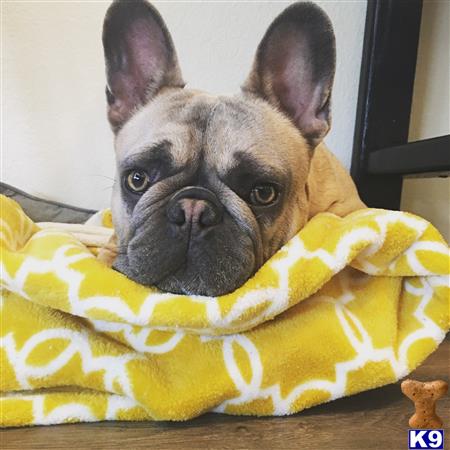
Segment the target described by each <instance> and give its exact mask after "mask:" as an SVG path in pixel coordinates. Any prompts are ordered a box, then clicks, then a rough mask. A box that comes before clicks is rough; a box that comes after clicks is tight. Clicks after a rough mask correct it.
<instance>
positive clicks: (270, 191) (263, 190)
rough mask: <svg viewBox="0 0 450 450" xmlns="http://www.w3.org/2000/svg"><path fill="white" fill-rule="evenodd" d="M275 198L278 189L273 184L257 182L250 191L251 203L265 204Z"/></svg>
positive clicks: (270, 202) (272, 201)
mask: <svg viewBox="0 0 450 450" xmlns="http://www.w3.org/2000/svg"><path fill="white" fill-rule="evenodd" d="M277 198H278V191H277V188H276V187H275V186H274V185H273V184H258V185H256V186H255V187H254V188H253V189H252V190H251V192H250V202H251V203H252V204H253V205H259V206H267V205H270V204H272V203H274V202H275V201H276V199H277Z"/></svg>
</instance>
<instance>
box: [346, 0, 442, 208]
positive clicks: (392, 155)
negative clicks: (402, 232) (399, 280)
mask: <svg viewBox="0 0 450 450" xmlns="http://www.w3.org/2000/svg"><path fill="white" fill-rule="evenodd" d="M421 16H422V0H368V3H367V15H366V25H365V33H364V44H363V56H362V63H361V75H360V82H359V93H358V104H357V115H356V125H355V134H354V140H353V155H352V167H351V174H352V177H353V179H354V180H355V183H356V185H357V187H358V191H359V193H360V196H361V198H362V200H363V201H364V202H365V203H366V204H367V205H368V206H370V207H375V208H386V209H399V208H400V199H401V191H402V181H403V176H406V175H420V176H436V175H442V174H447V173H448V172H450V150H449V149H450V136H449V135H447V136H442V137H438V138H434V139H427V140H423V141H417V142H413V143H407V142H408V131H409V121H410V115H411V103H412V96H413V88H414V76H415V70H416V60H417V48H418V43H419V32H420V22H421Z"/></svg>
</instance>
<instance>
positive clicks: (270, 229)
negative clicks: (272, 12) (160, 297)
mask: <svg viewBox="0 0 450 450" xmlns="http://www.w3.org/2000/svg"><path fill="white" fill-rule="evenodd" d="M103 43H104V48H105V58H106V67H107V78H108V88H107V98H108V108H109V109H108V117H109V120H110V122H111V125H112V127H113V130H114V131H115V133H116V140H115V147H116V161H117V175H116V182H115V185H114V191H113V201H112V210H113V217H114V225H115V229H116V233H117V236H118V243H119V254H118V257H117V259H116V261H115V265H114V267H115V268H116V269H117V270H119V271H121V272H123V273H124V274H126V275H127V276H129V277H130V278H132V279H134V280H136V281H138V282H140V283H142V284H146V285H156V286H158V287H160V288H161V289H164V290H167V291H171V292H176V293H185V294H198V295H220V294H224V293H227V292H230V291H233V290H234V289H235V288H236V287H238V286H240V285H241V284H242V283H243V282H244V281H245V280H247V279H248V278H249V277H250V276H251V275H252V274H253V273H254V272H255V271H256V270H257V269H258V268H259V267H260V266H261V265H262V264H263V263H264V261H266V260H267V259H268V258H269V257H270V256H271V255H272V254H273V253H275V252H276V251H277V250H278V249H279V248H280V247H281V246H282V245H283V244H284V243H286V242H287V241H288V240H289V239H290V238H291V237H292V236H293V235H294V234H295V233H296V232H297V231H298V230H299V229H300V228H301V227H302V226H303V225H304V224H305V222H306V220H307V218H308V199H307V187H306V180H307V176H308V170H309V163H310V159H311V156H312V152H313V151H314V147H315V146H316V145H317V144H318V143H319V142H320V141H321V140H322V138H323V136H324V135H325V134H326V132H327V131H328V129H329V123H330V114H329V100H330V93H331V85H332V81H333V75H334V61H335V50H334V36H333V32H332V28H331V25H330V22H329V20H328V18H327V17H326V16H325V14H324V13H323V12H322V11H321V10H320V9H319V8H318V7H316V6H314V5H312V4H309V3H308V4H305V3H299V4H295V5H293V6H291V7H290V8H288V9H287V10H285V11H284V12H283V13H282V14H281V15H280V16H279V17H278V18H277V19H276V20H275V21H274V22H273V23H272V25H271V27H270V28H269V30H268V31H267V33H266V35H265V36H264V38H263V40H262V42H261V44H260V46H259V47H258V51H257V56H256V59H255V62H254V66H253V70H252V71H251V73H250V75H249V76H248V78H247V81H246V82H245V84H244V86H243V91H242V93H241V94H239V95H236V96H234V97H224V96H211V95H208V94H205V93H202V92H198V91H193V90H187V89H184V82H183V80H182V77H181V72H180V69H179V67H178V63H177V58H176V55H175V50H174V48H173V44H172V40H171V38H170V35H169V33H168V31H167V29H166V27H165V25H164V23H163V21H162V19H161V17H160V16H159V14H158V13H157V11H156V10H155V9H154V8H153V7H152V6H150V5H149V4H148V3H145V2H144V1H140V0H137V1H134V2H129V1H128V2H127V1H120V0H119V1H116V2H114V3H113V5H112V6H111V7H110V9H109V11H108V13H107V16H106V19H105V25H104V31H103Z"/></svg>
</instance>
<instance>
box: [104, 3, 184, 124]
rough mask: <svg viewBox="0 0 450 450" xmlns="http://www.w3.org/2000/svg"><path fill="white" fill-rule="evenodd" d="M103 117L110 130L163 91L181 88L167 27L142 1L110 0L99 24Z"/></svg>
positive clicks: (180, 79)
mask: <svg viewBox="0 0 450 450" xmlns="http://www.w3.org/2000/svg"><path fill="white" fill-rule="evenodd" d="M103 48H104V53H105V63H106V77H107V81H108V86H107V88H106V95H107V100H108V119H109V122H110V123H111V126H112V128H113V130H114V131H115V132H117V131H118V130H119V129H120V128H121V127H122V125H123V124H124V123H125V122H126V121H127V120H128V119H129V118H130V117H131V116H132V115H133V113H134V112H135V111H136V110H137V109H138V108H139V107H141V106H143V105H145V104H146V103H147V102H148V101H150V100H151V99H152V98H153V97H154V96H155V95H156V94H157V93H158V92H159V91H160V89H161V88H163V87H184V82H183V78H182V76H181V71H180V68H179V66H178V59H177V55H176V52H175V48H174V45H173V42H172V38H171V36H170V33H169V31H168V30H167V27H166V25H165V23H164V21H163V19H162V17H161V16H160V14H159V13H158V11H157V10H156V9H155V8H154V7H153V6H152V5H151V4H150V3H147V2H146V1H145V0H114V2H113V3H112V5H111V6H110V7H109V9H108V11H107V13H106V17H105V21H104V24H103Z"/></svg>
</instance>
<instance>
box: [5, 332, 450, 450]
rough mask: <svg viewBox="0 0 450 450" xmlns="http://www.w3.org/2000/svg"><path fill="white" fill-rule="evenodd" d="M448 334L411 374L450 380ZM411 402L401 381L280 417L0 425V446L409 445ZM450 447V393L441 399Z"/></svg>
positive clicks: (130, 449) (175, 449)
mask: <svg viewBox="0 0 450 450" xmlns="http://www.w3.org/2000/svg"><path fill="white" fill-rule="evenodd" d="M449 356H450V340H449V339H447V340H445V341H444V343H442V344H441V346H440V347H439V349H438V350H437V351H436V352H435V353H434V354H433V355H431V356H430V357H429V358H428V359H427V360H426V362H425V363H424V364H423V365H422V366H421V367H419V369H418V370H417V371H415V372H414V373H413V374H412V375H410V377H411V378H416V379H419V380H422V381H425V380H433V379H443V380H446V381H449V360H450V358H449ZM412 412H413V405H412V403H411V402H410V401H409V400H408V399H407V398H406V397H404V396H403V394H402V393H401V391H400V387H399V383H397V384H395V385H390V386H386V387H384V388H380V389H376V390H373V391H369V392H365V393H362V394H359V395H355V396H353V397H348V398H344V399H340V400H336V401H335V402H332V403H330V404H326V405H321V406H317V407H315V408H311V409H309V410H306V411H304V412H302V413H300V414H297V415H295V416H290V417H279V418H260V419H258V418H246V417H230V416H225V415H218V414H208V415H206V416H203V417H201V418H198V419H196V420H192V421H190V422H184V423H155V422H145V423H125V422H107V423H97V424H75V425H59V426H51V427H31V428H22V429H18V428H15V429H8V430H3V431H1V432H0V448H1V449H5V450H6V449H15V450H19V449H20V450H27V449H64V450H68V449H108V450H109V449H121V450H135V449H152V450H157V449H170V450H182V449H195V450H197V449H224V450H225V449H230V450H239V449H258V450H264V449H271V450H273V449H277V450H278V449H280V450H282V449H302V450H314V449H342V450H344V449H345V450H351V449H358V450H359V449H361V450H363V449H364V450H367V449H377V450H391V449H392V450H397V449H399V450H401V449H407V448H408V437H407V429H408V418H409V416H410V415H411V414H412ZM438 413H439V415H440V416H441V418H443V419H444V422H445V424H446V446H445V448H446V449H449V450H450V439H449V438H450V397H449V395H448V394H447V396H446V397H445V398H443V399H441V400H440V401H439V403H438Z"/></svg>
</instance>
